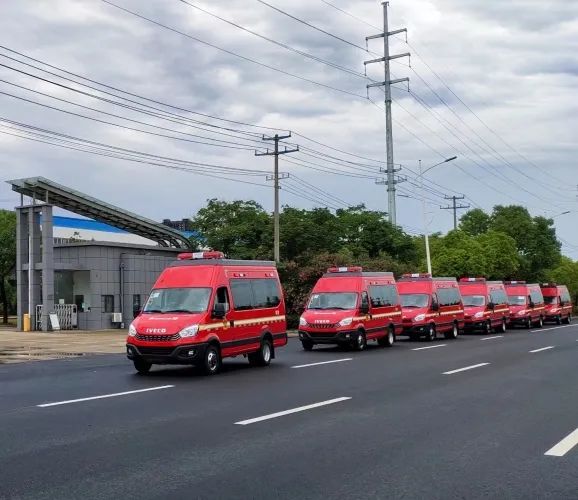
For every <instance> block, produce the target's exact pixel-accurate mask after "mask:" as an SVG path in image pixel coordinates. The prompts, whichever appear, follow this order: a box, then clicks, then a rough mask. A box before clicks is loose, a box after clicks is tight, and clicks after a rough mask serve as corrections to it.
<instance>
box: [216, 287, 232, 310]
mask: <svg viewBox="0 0 578 500" xmlns="http://www.w3.org/2000/svg"><path fill="white" fill-rule="evenodd" d="M215 304H224V305H225V312H228V311H229V309H230V308H231V307H230V305H229V290H227V287H226V286H222V287H220V288H217V293H216V294H215Z"/></svg>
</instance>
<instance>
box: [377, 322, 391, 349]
mask: <svg viewBox="0 0 578 500" xmlns="http://www.w3.org/2000/svg"><path fill="white" fill-rule="evenodd" d="M394 342H395V332H394V330H393V327H391V326H390V327H389V328H388V329H387V335H386V336H385V337H380V338H379V339H377V343H378V344H379V345H380V346H381V347H391V346H392V345H393V344H394Z"/></svg>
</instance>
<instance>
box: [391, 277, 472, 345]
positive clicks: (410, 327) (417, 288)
mask: <svg viewBox="0 0 578 500" xmlns="http://www.w3.org/2000/svg"><path fill="white" fill-rule="evenodd" d="M397 288H398V290H399V296H400V300H401V306H402V312H403V334H404V335H409V337H410V338H411V339H412V340H417V339H419V338H420V337H425V338H426V339H427V340H434V339H435V338H436V337H437V334H438V333H443V334H444V336H445V338H446V339H455V338H457V337H458V335H459V332H460V330H462V329H463V327H464V306H463V304H462V296H461V294H460V288H459V286H458V282H457V280H456V279H455V278H432V276H431V275H430V274H419V273H417V274H404V275H403V276H402V277H401V278H400V279H399V280H398V282H397Z"/></svg>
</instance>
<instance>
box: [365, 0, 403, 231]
mask: <svg viewBox="0 0 578 500" xmlns="http://www.w3.org/2000/svg"><path fill="white" fill-rule="evenodd" d="M381 4H382V6H383V33H380V34H378V35H372V36H368V37H366V38H365V42H366V43H367V42H368V41H369V40H373V39H375V38H383V57H380V58H378V59H373V60H371V61H365V62H364V63H363V64H364V65H365V68H366V71H367V65H368V64H374V63H381V62H383V66H384V81H383V82H376V83H371V84H369V85H367V89H369V88H370V87H384V93H385V145H386V150H387V170H386V173H387V204H388V213H389V221H390V222H391V224H392V225H394V226H395V225H397V213H396V204H395V191H396V190H395V184H396V182H395V168H394V164H393V124H392V116H391V86H392V85H393V84H395V83H401V82H409V78H400V79H396V80H392V79H391V72H390V67H389V65H390V61H391V60H392V59H398V58H400V57H410V53H409V52H406V53H404V54H397V55H393V56H390V55H389V37H390V36H392V35H396V34H398V33H403V32H405V33H406V36H407V29H406V28H403V29H399V30H395V31H389V21H388V17H387V9H388V7H389V2H387V1H385V0H384V1H382V2H381ZM368 91H369V90H368Z"/></svg>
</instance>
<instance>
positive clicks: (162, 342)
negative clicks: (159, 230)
mask: <svg viewBox="0 0 578 500" xmlns="http://www.w3.org/2000/svg"><path fill="white" fill-rule="evenodd" d="M285 344H287V328H286V323H285V304H284V301H283V295H282V292H281V286H280V283H279V277H278V274H277V269H276V267H275V264H274V263H273V262H264V261H242V260H226V259H224V258H223V254H221V253H220V252H200V253H194V254H191V253H189V254H181V255H179V260H178V261H177V262H175V263H173V264H171V265H170V266H169V267H168V268H166V269H165V270H164V271H163V272H162V273H161V275H160V276H159V278H158V280H157V281H156V283H155V285H154V287H153V289H152V291H151V293H150V296H149V299H148V301H147V303H146V305H145V307H144V309H143V311H142V313H141V314H140V315H139V316H138V317H137V318H136V319H135V320H134V321H133V323H132V324H131V325H130V328H129V335H128V339H127V345H126V349H127V356H128V358H129V359H130V360H132V361H133V363H134V366H135V368H136V370H137V371H138V372H140V373H146V372H148V371H149V370H150V368H151V366H152V365H153V364H190V365H197V366H200V367H202V368H203V369H204V371H205V372H206V373H207V374H214V373H217V372H218V371H219V369H220V367H221V360H222V359H223V358H226V357H234V356H238V355H244V356H247V357H248V358H249V362H250V363H251V364H253V365H261V366H265V365H268V364H269V363H270V361H271V359H272V358H274V357H275V350H276V348H278V347H281V346H284V345H285Z"/></svg>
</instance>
